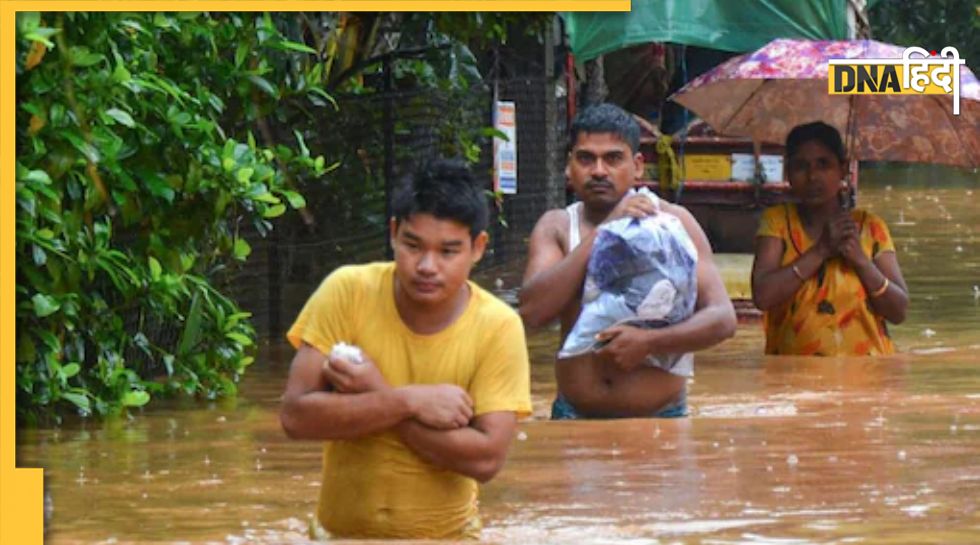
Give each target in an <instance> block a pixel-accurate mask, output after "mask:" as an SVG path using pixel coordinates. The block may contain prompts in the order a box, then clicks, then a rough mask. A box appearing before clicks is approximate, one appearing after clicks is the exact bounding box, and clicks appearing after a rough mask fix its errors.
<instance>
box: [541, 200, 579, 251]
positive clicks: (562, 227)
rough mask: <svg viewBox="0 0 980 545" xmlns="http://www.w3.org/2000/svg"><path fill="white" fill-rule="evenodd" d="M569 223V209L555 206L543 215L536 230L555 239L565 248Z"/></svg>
mask: <svg viewBox="0 0 980 545" xmlns="http://www.w3.org/2000/svg"><path fill="white" fill-rule="evenodd" d="M569 224H570V221H569V216H568V211H566V210H565V209H564V208H553V209H551V210H548V211H547V212H545V213H544V214H542V215H541V218H539V219H538V223H537V225H536V226H535V227H534V230H535V231H538V232H540V233H542V234H543V235H544V236H546V237H548V238H549V239H553V240H554V241H555V242H557V243H559V244H560V245H561V246H562V248H564V247H565V239H567V238H568V226H569Z"/></svg>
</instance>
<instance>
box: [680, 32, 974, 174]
mask: <svg viewBox="0 0 980 545" xmlns="http://www.w3.org/2000/svg"><path fill="white" fill-rule="evenodd" d="M904 51H905V48H904V47H902V46H898V45H891V44H885V43H881V42H876V41H872V40H858V41H809V40H785V39H780V40H774V41H772V42H770V43H768V44H767V45H765V46H764V47H762V48H761V49H759V50H757V51H755V52H754V53H749V54H746V55H742V56H740V57H735V58H732V59H729V60H728V61H726V62H724V63H722V64H721V65H719V66H717V67H715V68H714V69H712V70H710V71H708V72H706V73H705V74H702V75H701V76H699V77H698V78H696V79H694V80H693V81H691V82H690V83H689V84H687V85H686V86H685V87H684V88H683V89H681V90H680V91H678V92H677V93H675V94H674V95H673V96H672V97H671V98H672V99H673V100H674V101H676V102H678V103H680V104H681V105H683V106H684V107H686V108H688V109H689V110H692V111H693V112H695V113H696V114H698V115H699V116H701V117H702V118H703V119H704V120H705V121H707V122H708V124H710V125H711V127H712V128H714V129H715V130H716V131H717V132H719V133H720V134H728V135H733V136H748V137H751V138H753V139H755V140H758V141H761V142H774V143H783V142H784V141H785V139H786V135H787V134H788V133H789V131H790V129H792V128H793V127H794V126H796V125H799V124H801V123H809V122H811V121H818V120H819V121H824V122H826V123H829V124H831V125H834V126H835V127H837V129H838V130H840V131H841V134H842V135H845V139H846V140H847V141H848V142H847V146H848V149H849V150H850V151H849V152H850V153H851V157H852V158H854V159H859V160H871V161H906V162H916V163H940V164H947V165H954V166H961V167H972V168H977V167H980V83H978V82H977V78H976V76H974V75H973V73H972V72H970V70H969V69H968V68H967V67H966V66H965V65H961V66H960V114H959V115H953V101H952V96H951V95H831V94H829V93H828V83H827V64H828V63H827V61H828V60H830V59H899V60H900V59H901V58H902V53H903V52H904Z"/></svg>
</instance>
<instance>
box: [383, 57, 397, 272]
mask: <svg viewBox="0 0 980 545" xmlns="http://www.w3.org/2000/svg"><path fill="white" fill-rule="evenodd" d="M381 66H382V71H383V72H384V85H383V87H382V93H383V96H384V105H383V107H382V108H383V109H382V125H383V131H384V136H383V137H384V154H385V163H384V171H385V173H384V176H385V224H384V228H385V237H384V238H385V258H386V259H393V258H394V256H395V254H394V251H393V250H392V248H391V241H389V240H388V235H387V233H388V222H389V221H390V220H391V216H392V211H391V199H392V191H393V189H394V184H395V181H394V177H395V140H394V138H395V136H394V135H395V126H394V112H393V109H394V105H393V97H392V93H393V89H392V88H393V85H392V74H391V57H390V56H387V57H385V58H384V61H383V62H382V65H381Z"/></svg>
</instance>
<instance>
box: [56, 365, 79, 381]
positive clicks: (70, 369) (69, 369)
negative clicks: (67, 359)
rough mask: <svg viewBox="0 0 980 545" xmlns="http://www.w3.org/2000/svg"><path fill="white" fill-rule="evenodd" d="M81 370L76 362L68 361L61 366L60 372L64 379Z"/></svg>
mask: <svg viewBox="0 0 980 545" xmlns="http://www.w3.org/2000/svg"><path fill="white" fill-rule="evenodd" d="M81 370H82V367H81V366H80V365H78V364H77V363H74V362H72V363H69V364H68V365H66V366H64V367H62V368H61V374H62V375H64V377H65V378H66V379H69V378H71V377H73V376H75V375H77V374H78V372H79V371H81Z"/></svg>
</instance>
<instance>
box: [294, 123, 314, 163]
mask: <svg viewBox="0 0 980 545" xmlns="http://www.w3.org/2000/svg"><path fill="white" fill-rule="evenodd" d="M293 134H294V135H296V142H298V143H299V150H300V154H301V156H302V157H309V156H310V149H309V148H307V147H306V140H304V139H303V135H302V134H300V132H299V131H297V130H295V129H293Z"/></svg>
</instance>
